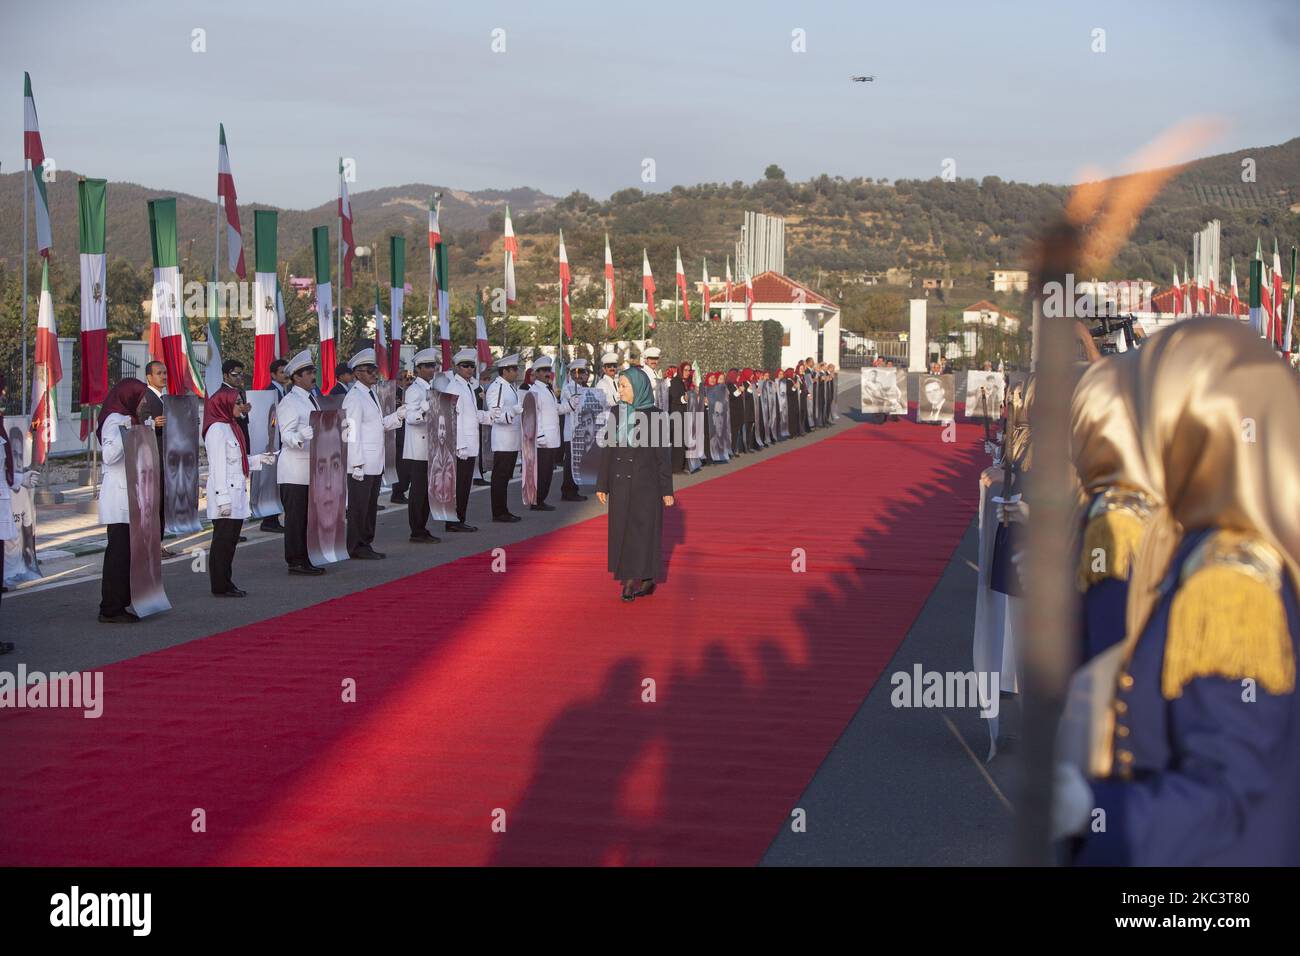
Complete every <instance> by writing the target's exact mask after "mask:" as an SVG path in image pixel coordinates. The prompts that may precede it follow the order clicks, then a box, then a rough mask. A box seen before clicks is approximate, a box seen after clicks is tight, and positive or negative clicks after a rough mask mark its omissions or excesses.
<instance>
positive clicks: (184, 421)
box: [162, 395, 202, 534]
mask: <svg viewBox="0 0 1300 956" xmlns="http://www.w3.org/2000/svg"><path fill="white" fill-rule="evenodd" d="M162 401H163V408H164V410H165V414H166V416H167V424H166V425H165V426H164V427H163V444H162V459H163V494H164V495H165V496H166V497H165V499H164V501H163V514H164V516H165V518H166V523H167V531H168V532H169V533H171V534H189V533H191V532H194V531H198V530H199V529H200V528H202V525H201V524H200V523H199V400H198V397H197V396H195V395H164V396H163V399H162Z"/></svg>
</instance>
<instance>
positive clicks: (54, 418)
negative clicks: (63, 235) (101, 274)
mask: <svg viewBox="0 0 1300 956" xmlns="http://www.w3.org/2000/svg"><path fill="white" fill-rule="evenodd" d="M35 359H36V368H35V374H34V376H33V379H34V380H33V382H32V402H33V407H32V442H33V445H32V447H33V461H34V462H35V463H36V464H38V465H40V464H43V463H44V462H45V459H46V456H47V455H48V453H49V450H50V447H51V446H52V445H53V444H54V443H55V442H56V441H58V439H59V405H58V385H59V382H60V381H62V379H63V363H62V362H61V361H60V359H59V329H58V325H57V323H56V322H55V318H54V298H53V297H52V296H51V295H50V263H49V260H48V259H46V260H45V261H44V262H42V263H41V301H40V310H39V312H38V313H37V319H36V352H35Z"/></svg>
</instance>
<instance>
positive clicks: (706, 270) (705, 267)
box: [696, 259, 709, 384]
mask: <svg viewBox="0 0 1300 956" xmlns="http://www.w3.org/2000/svg"><path fill="white" fill-rule="evenodd" d="M701 269H702V271H703V275H702V276H701V278H702V279H703V280H704V284H703V286H702V288H703V289H704V318H706V319H707V318H708V317H709V260H708V259H705V260H704V263H703V265H702V266H701ZM696 381H697V384H698V379H697V380H696Z"/></svg>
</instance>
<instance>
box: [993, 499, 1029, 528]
mask: <svg viewBox="0 0 1300 956" xmlns="http://www.w3.org/2000/svg"><path fill="white" fill-rule="evenodd" d="M997 519H998V524H1001V523H1002V522H1003V521H1009V522H1013V523H1015V524H1025V523H1026V522H1028V521H1029V505H1028V504H1026V503H1025V502H1024V501H1023V500H1021V501H1007V502H998V505H997Z"/></svg>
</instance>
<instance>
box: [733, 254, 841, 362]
mask: <svg viewBox="0 0 1300 956" xmlns="http://www.w3.org/2000/svg"><path fill="white" fill-rule="evenodd" d="M752 284H753V287H754V309H753V319H754V321H755V322H761V321H765V320H770V321H773V322H780V323H781V329H782V330H783V333H784V334H783V335H782V338H781V367H782V368H793V367H794V366H795V365H796V364H798V363H799V362H800V361H802V360H803V359H806V358H808V357H809V356H812V357H813V358H814V359H815V360H817V361H819V362H830V363H832V364H833V365H836V366H838V365H839V364H840V307H839V306H838V305H836V304H835V303H834V302H832V301H831V300H830V299H828V298H826V297H825V296H823V295H821V294H820V293H817V292H814V291H813V290H812V289H810V288H808V287H807V286H806V285H803V284H802V283H799V282H795V281H794V280H793V279H791V278H790V277H789V276H783V275H781V274H780V273H778V272H763V273H760V274H759V275H756V276H754V279H753V283H752ZM731 295H732V302H731V304H730V305H728V304H727V302H726V299H725V298H723V297H721V296H719V295H717V293H716V292H710V296H711V298H712V301H711V302H710V303H709V305H710V311H711V312H712V313H713V314H715V315H717V316H718V317H719V318H721V319H722V321H724V322H726V321H728V320H730V321H733V322H744V321H746V317H745V284H744V282H736V283H734V284H733V285H732V291H731ZM819 333H820V334H819ZM819 342H820V345H819Z"/></svg>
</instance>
